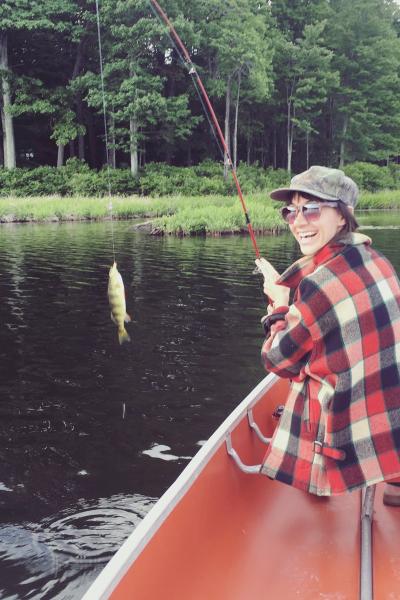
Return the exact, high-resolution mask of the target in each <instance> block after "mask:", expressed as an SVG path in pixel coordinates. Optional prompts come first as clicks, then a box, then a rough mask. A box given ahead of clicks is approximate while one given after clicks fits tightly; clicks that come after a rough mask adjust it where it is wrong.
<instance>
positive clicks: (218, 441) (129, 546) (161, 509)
mask: <svg viewBox="0 0 400 600" xmlns="http://www.w3.org/2000/svg"><path fill="white" fill-rule="evenodd" d="M277 379H278V377H277V376H276V375H274V374H273V373H270V374H269V375H267V376H266V377H264V378H263V379H262V380H261V381H260V382H259V383H258V385H257V386H256V387H255V388H254V389H253V390H252V391H251V392H250V393H249V394H248V395H247V396H246V397H245V398H244V400H242V402H241V403H240V404H239V405H238V406H237V407H236V408H235V409H234V410H233V411H232V412H231V413H230V414H229V416H228V417H227V418H226V419H225V420H224V421H223V423H222V424H221V425H220V426H219V427H218V429H217V430H216V431H215V432H214V433H213V434H212V435H211V437H210V438H209V439H208V440H207V442H206V443H205V444H204V445H203V446H202V447H201V448H200V450H199V451H198V452H197V454H196V455H195V456H194V457H193V458H192V460H191V461H190V463H189V464H188V465H187V466H186V467H185V469H184V470H183V471H182V473H181V474H180V475H179V477H178V478H177V479H176V480H175V482H174V483H173V484H172V485H171V486H170V487H169V488H168V489H167V490H166V492H165V493H164V494H163V495H162V496H161V498H160V499H159V500H158V501H157V503H156V504H155V505H154V506H153V508H152V509H151V510H150V511H149V512H148V513H147V515H146V516H145V517H144V519H143V520H142V521H141V522H140V523H139V524H138V526H137V527H136V528H135V529H134V531H133V532H132V533H131V534H130V536H129V537H128V538H127V539H126V541H125V542H124V543H123V544H122V546H121V547H120V548H119V550H118V551H117V552H116V553H115V554H114V556H113V557H112V558H111V559H110V561H109V562H108V563H107V564H106V566H105V567H104V569H103V570H102V571H101V572H100V574H99V575H98V577H97V578H96V579H95V580H94V582H93V583H92V585H91V586H90V587H89V589H88V590H87V592H86V593H85V594H84V595H83V597H82V600H103V599H104V600H105V599H107V598H109V596H110V594H111V592H112V591H113V589H114V588H115V586H116V584H117V583H118V582H119V581H120V580H121V579H122V578H123V576H124V575H125V574H126V573H127V571H128V570H129V568H130V567H131V565H132V563H133V562H134V561H135V560H136V559H137V557H138V556H139V555H140V553H141V552H142V551H143V549H144V548H145V547H146V545H147V544H148V542H149V541H150V540H151V538H152V537H153V535H154V534H155V533H156V531H157V530H158V529H159V527H160V526H161V525H162V523H163V522H164V521H165V520H166V518H167V517H168V516H169V515H170V513H171V512H172V511H173V510H174V508H175V507H176V506H177V504H178V503H179V501H180V500H181V499H182V498H183V497H184V495H185V494H186V493H187V491H188V490H189V489H190V487H191V486H192V485H193V483H194V482H195V481H196V479H197V477H198V476H199V475H200V473H201V472H202V470H203V468H204V467H205V465H206V464H207V463H208V462H209V460H210V459H211V458H212V457H213V455H214V454H215V453H216V452H217V450H219V448H220V447H221V446H222V445H223V444H225V443H226V440H227V437H228V436H229V434H230V433H231V432H232V431H233V430H234V429H235V428H236V427H237V425H238V424H239V423H240V422H241V421H242V419H243V417H244V416H246V413H248V410H249V409H251V408H253V407H254V406H255V405H256V404H257V402H258V401H259V400H260V398H262V396H263V395H264V394H265V393H266V392H267V391H268V390H269V389H270V388H271V387H272V386H273V385H274V384H275V383H276V381H277Z"/></svg>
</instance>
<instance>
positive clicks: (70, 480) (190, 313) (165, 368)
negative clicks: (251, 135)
mask: <svg viewBox="0 0 400 600" xmlns="http://www.w3.org/2000/svg"><path fill="white" fill-rule="evenodd" d="M360 221H362V223H363V225H364V226H365V227H366V229H365V231H364V232H365V233H366V234H367V235H370V236H371V237H372V238H373V241H374V245H375V246H376V247H377V248H378V249H380V250H381V251H383V252H384V253H385V254H386V255H387V256H388V258H389V259H390V260H391V261H392V263H393V264H394V265H395V267H396V269H397V271H398V272H399V273H400V237H399V229H395V228H393V227H400V214H398V213H379V214H376V215H368V216H365V215H362V216H361V217H360ZM371 225H372V226H378V228H370V227H371ZM114 231H115V248H116V257H117V261H118V266H119V269H120V272H121V273H122V275H123V278H124V281H125V288H126V295H127V306H128V312H129V313H130V314H131V316H132V317H133V322H132V323H131V324H130V325H129V326H128V327H129V333H130V335H131V337H132V343H131V344H129V345H125V346H123V347H120V346H119V345H118V342H117V334H116V329H115V326H114V325H113V324H112V323H111V320H110V318H109V308H108V304H107V296H106V288H107V278H108V268H109V266H110V264H111V262H112V250H111V248H112V243H111V228H110V223H98V224H65V225H9V226H8V225H7V226H6V225H3V226H2V227H1V228H0V294H1V296H0V297H1V302H0V323H1V327H0V373H1V377H0V417H1V419H0V456H1V466H0V515H1V518H0V597H1V598H9V599H19V598H43V599H44V598H46V599H54V598H60V599H69V598H71V599H72V598H80V597H81V595H82V593H83V592H84V591H85V589H86V588H87V587H88V585H89V584H90V582H91V581H92V580H93V578H94V577H95V575H96V574H97V572H98V571H99V570H100V568H101V566H102V565H103V564H104V562H105V561H106V560H107V559H108V558H109V557H110V556H111V554H112V553H113V552H114V551H115V550H116V549H117V548H118V546H119V545H120V544H121V542H122V541H123V540H124V539H125V538H126V537H127V536H128V535H129V533H130V532H131V530H132V527H133V526H134V525H135V524H136V523H137V522H138V521H139V520H140V519H141V518H142V517H143V515H144V514H145V513H146V512H147V510H148V509H149V507H150V506H151V505H152V504H153V502H154V501H155V499H156V498H157V497H159V496H160V495H161V494H162V493H163V491H165V489H166V488H167V487H168V486H169V485H170V484H171V483H172V482H173V481H174V479H175V478H176V477H177V475H178V474H179V473H180V471H181V470H182V469H183V468H184V466H185V465H186V464H187V461H188V458H189V457H192V456H193V455H194V454H195V453H196V451H197V450H198V448H199V444H201V442H202V440H204V439H206V438H207V437H208V436H209V435H210V434H211V433H212V432H213V431H214V429H215V428H216V427H217V426H218V425H219V424H220V422H221V421H222V420H223V419H224V418H225V417H226V416H227V415H228V414H229V412H230V411H231V410H232V409H233V408H234V407H235V406H236V405H237V404H238V403H239V402H240V401H241V400H242V398H243V397H244V396H245V395H246V394H247V393H248V392H249V391H250V390H251V389H252V388H253V387H254V385H255V384H256V383H257V382H258V381H259V380H260V379H261V378H262V377H263V376H264V373H263V370H262V368H261V366H260V359H259V352H260V346H261V343H262V331H261V327H260V325H259V320H260V317H261V316H262V315H263V313H264V304H265V301H264V297H263V294H262V292H261V289H262V284H261V281H260V279H259V278H258V277H257V276H254V275H253V274H252V270H253V267H254V262H253V260H254V257H253V251H252V247H251V244H250V241H249V239H248V238H247V237H223V238H215V239H212V238H209V239H204V238H191V239H183V240H182V239H175V238H152V237H146V236H145V235H143V234H140V233H137V232H134V231H133V230H132V225H131V223H127V222H124V223H116V224H115V225H114ZM258 241H259V246H260V250H261V253H262V254H263V255H264V256H266V257H268V258H270V259H271V260H272V262H273V263H274V264H275V266H276V267H277V268H278V270H283V269H284V268H285V267H286V266H287V265H288V264H290V263H291V262H293V260H294V259H295V258H297V256H298V254H297V248H296V245H295V243H294V241H293V240H292V238H291V237H290V235H289V234H287V235H281V236H279V237H263V238H259V240H258Z"/></svg>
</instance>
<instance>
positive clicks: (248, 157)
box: [246, 132, 251, 167]
mask: <svg viewBox="0 0 400 600" xmlns="http://www.w3.org/2000/svg"><path fill="white" fill-rule="evenodd" d="M246 154H247V156H246V164H247V166H248V167H249V166H250V160H251V134H250V132H249V133H248V134H247V149H246Z"/></svg>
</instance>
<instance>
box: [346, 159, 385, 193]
mask: <svg viewBox="0 0 400 600" xmlns="http://www.w3.org/2000/svg"><path fill="white" fill-rule="evenodd" d="M344 172H345V173H346V175H348V176H349V177H351V178H352V179H353V180H354V181H355V182H356V183H357V185H358V186H359V188H360V189H362V190H367V191H368V192H376V191H377V190H385V189H387V190H390V189H394V188H395V187H396V181H395V179H394V177H393V175H392V173H391V172H390V169H389V168H388V167H379V166H378V165H374V164H372V163H366V162H355V163H352V164H349V165H347V166H346V167H345V168H344Z"/></svg>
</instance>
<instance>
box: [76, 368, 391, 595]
mask: <svg viewBox="0 0 400 600" xmlns="http://www.w3.org/2000/svg"><path fill="white" fill-rule="evenodd" d="M267 387H268V386H267ZM286 394H287V383H286V382H285V381H282V380H277V379H275V380H274V383H273V385H272V386H270V389H268V390H267V391H265V392H264V393H262V394H261V398H260V400H259V401H258V402H257V404H256V405H255V406H254V407H253V414H254V417H255V420H256V422H257V423H258V425H259V426H260V428H261V430H262V431H263V433H264V434H265V435H266V436H270V435H271V434H272V432H273V429H274V427H275V424H276V422H275V421H274V420H273V418H272V416H271V415H272V412H273V410H274V409H275V408H276V406H277V405H279V404H283V403H284V400H285V398H286ZM242 404H245V401H244V402H243V403H242ZM237 421H238V423H237V424H235V426H234V428H233V430H232V442H233V446H234V448H235V449H236V450H237V451H238V452H239V454H240V456H241V458H242V460H243V461H244V462H247V463H250V464H254V463H259V462H261V459H262V457H263V455H264V453H265V446H264V445H263V444H262V443H261V442H260V441H259V440H258V438H257V437H256V435H255V433H254V432H253V431H252V430H251V429H250V428H249V425H248V421H247V418H246V407H245V410H244V413H243V415H241V418H240V419H237ZM221 429H222V430H223V426H221V428H220V430H221ZM220 430H218V431H220ZM228 430H229V429H228ZM225 437H226V431H224V430H223V436H222V437H221V440H220V443H218V446H217V450H216V452H215V453H213V454H212V456H211V458H209V459H207V461H205V464H204V465H203V464H202V463H201V469H200V470H199V473H198V474H197V475H196V478H195V479H194V482H193V483H191V485H190V487H189V489H188V490H187V491H186V493H184V494H183V496H182V497H181V499H180V500H179V501H178V502H177V504H176V505H175V506H174V508H173V510H172V511H171V512H169V510H168V511H166V512H167V513H168V516H167V517H166V518H165V520H164V521H163V522H162V524H161V526H160V527H158V529H156V531H155V533H151V534H150V535H147V537H146V536H145V542H143V540H142V543H141V547H143V546H144V548H143V549H142V550H141V552H140V553H139V554H138V556H136V557H134V559H132V560H131V559H130V558H129V556H130V554H129V553H128V560H126V552H125V558H124V559H123V561H122V563H124V564H122V566H121V567H119V565H118V562H119V561H118V554H117V555H116V556H115V557H114V559H117V560H114V567H115V564H116V565H117V570H116V571H115V568H114V572H113V573H112V577H110V578H109V580H110V581H112V583H110V581H108V582H107V577H108V575H107V573H108V572H107V567H106V569H105V570H104V572H103V574H102V576H103V580H104V581H106V582H107V585H105V586H104V589H105V590H107V592H104V594H100V593H99V592H98V591H94V592H93V593H92V594H90V591H89V594H87V596H85V600H92V598H93V599H96V600H97V599H98V598H111V599H112V600H127V599H129V598H134V599H135V600H159V599H160V598H166V599H171V600H189V599H190V600H205V599H207V600H250V599H251V600H252V599H271V600H275V599H281V598H282V599H292V598H293V599H294V598H296V599H299V600H315V599H317V598H319V599H325V600H353V599H354V600H356V599H357V600H359V599H360V529H361V528H360V517H361V493H360V492H355V493H351V494H345V495H342V496H336V497H332V498H330V499H325V498H317V497H315V496H312V495H310V494H307V493H304V492H301V491H299V490H296V489H294V488H291V487H290V486H287V485H283V484H280V483H278V482H274V481H271V480H270V479H268V478H267V477H265V476H263V475H248V474H245V473H242V472H241V471H240V470H239V469H238V468H237V466H236V465H235V464H234V462H233V460H232V459H231V458H230V457H229V456H228V454H227V451H226V447H225V443H224V439H225ZM187 469H189V470H190V465H189V466H188V467H187ZM182 475H184V473H183V474H182ZM377 487H378V491H377V498H376V502H375V517H376V522H375V524H374V527H373V583H374V592H375V593H374V598H375V600H383V599H388V600H396V599H399V600H400V542H399V540H400V508H398V509H396V508H389V507H385V506H383V504H382V486H377ZM167 493H168V492H167ZM160 502H161V501H160ZM153 510H154V509H153ZM148 518H149V519H148ZM146 519H147V520H148V521H149V522H151V513H149V515H147V517H146ZM146 519H145V521H146ZM143 525H144V523H143ZM131 537H134V535H133V536H131ZM147 538H149V539H147ZM126 545H129V540H128V542H127V544H126ZM135 545H136V546H138V544H137V542H136V541H134V545H133V551H132V555H134V554H135V552H134V550H135ZM123 548H124V547H123ZM128 552H131V550H130V549H129V548H128ZM136 554H137V552H136ZM111 571H113V569H111ZM98 589H100V588H98ZM111 589H112V591H110V590H111ZM362 600H364V599H362Z"/></svg>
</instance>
